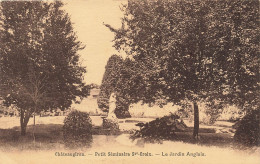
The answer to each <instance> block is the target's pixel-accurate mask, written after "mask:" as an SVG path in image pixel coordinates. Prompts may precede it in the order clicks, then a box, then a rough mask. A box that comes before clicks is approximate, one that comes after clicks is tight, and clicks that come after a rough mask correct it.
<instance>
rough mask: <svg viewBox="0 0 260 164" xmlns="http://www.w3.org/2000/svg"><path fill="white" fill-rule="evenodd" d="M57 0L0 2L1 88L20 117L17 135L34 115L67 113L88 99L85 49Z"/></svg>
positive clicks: (8, 102) (23, 130)
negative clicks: (83, 63)
mask: <svg viewBox="0 0 260 164" xmlns="http://www.w3.org/2000/svg"><path fill="white" fill-rule="evenodd" d="M62 6H63V4H62V3H61V2H59V1H55V2H53V3H48V2H42V1H37V2H36V1H26V2H20V1H17V2H13V1H10V2H7V1H4V2H1V8H2V10H1V24H0V25H1V26H0V36H1V39H0V54H1V56H0V67H1V69H0V71H1V76H0V81H1V82H0V86H1V95H2V97H3V98H4V100H5V104H6V105H10V104H15V105H16V106H17V107H18V108H19V112H20V124H21V134H22V135H25V134H26V126H27V123H28V121H29V119H30V117H31V115H32V114H34V115H35V113H39V112H40V111H42V110H47V109H50V108H60V109H62V110H64V109H66V108H68V107H69V106H70V105H71V104H72V101H76V98H77V97H80V98H83V97H85V96H87V95H88V87H86V85H85V84H84V82H83V74H84V73H85V72H86V70H85V68H84V67H82V66H80V61H79V55H78V53H77V52H78V50H81V49H83V48H84V46H82V44H81V42H79V41H77V36H76V34H75V32H74V31H73V27H72V24H71V22H70V18H69V16H68V14H67V13H65V11H64V10H62V9H61V7H62Z"/></svg>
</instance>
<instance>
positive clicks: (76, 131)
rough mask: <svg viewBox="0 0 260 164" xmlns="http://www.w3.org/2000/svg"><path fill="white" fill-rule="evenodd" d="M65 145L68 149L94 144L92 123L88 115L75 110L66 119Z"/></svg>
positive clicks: (64, 129)
mask: <svg viewBox="0 0 260 164" xmlns="http://www.w3.org/2000/svg"><path fill="white" fill-rule="evenodd" d="M63 137H64V143H65V145H66V146H67V147H80V146H81V147H82V146H83V147H84V146H87V147H88V146H90V144H91V143H92V121H91V118H90V117H89V115H88V114H87V113H84V112H80V111H77V110H73V111H72V112H70V113H69V114H68V116H67V117H66V118H65V119H64V125H63Z"/></svg>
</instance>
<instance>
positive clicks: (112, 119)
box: [103, 93, 119, 134]
mask: <svg viewBox="0 0 260 164" xmlns="http://www.w3.org/2000/svg"><path fill="white" fill-rule="evenodd" d="M115 110H116V94H115V93H112V94H111V96H110V98H109V110H108V115H107V117H106V118H103V127H104V128H105V129H110V133H111V134H113V133H115V134H116V133H118V132H119V124H118V119H117V117H116V114H115Z"/></svg>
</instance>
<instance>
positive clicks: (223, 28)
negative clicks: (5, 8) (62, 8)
mask: <svg viewBox="0 0 260 164" xmlns="http://www.w3.org/2000/svg"><path fill="white" fill-rule="evenodd" d="M234 6H235V9H234ZM256 6H257V4H256V2H255V1H225V0H223V1H210V0H208V1H196V0H194V1H188V0H187V1H186V0H184V1H183V0H176V1H168V0H153V1H148V0H144V1H132V0H129V1H128V4H127V5H125V6H123V11H124V18H123V19H122V20H123V21H122V27H121V28H120V29H114V28H113V27H111V26H110V25H106V26H107V27H108V28H110V30H111V31H112V32H114V33H115V39H114V47H115V48H116V49H117V50H119V51H120V50H123V51H125V52H126V53H127V54H128V55H129V56H131V57H132V58H133V59H134V61H135V62H137V63H138V65H140V66H141V67H142V68H143V69H142V72H143V73H142V76H143V79H144V80H145V81H146V86H147V88H148V89H147V92H146V93H149V92H150V94H152V95H153V96H151V95H150V98H149V99H147V96H148V94H143V96H144V98H143V99H146V100H147V101H148V102H152V101H155V100H156V99H158V97H159V98H164V99H166V100H167V101H168V102H174V103H181V100H183V99H188V100H190V101H192V102H193V106H194V133H193V137H194V138H195V137H197V136H198V130H199V109H198V105H197V103H198V101H212V102H213V101H214V102H220V101H223V100H227V99H229V98H228V96H227V92H229V93H231V94H234V95H239V94H240V96H235V97H236V98H238V97H239V98H241V99H239V100H238V101H239V102H241V100H242V101H244V100H245V93H251V91H252V89H253V88H254V89H256V86H257V80H256V77H257V73H256V71H255V70H257V66H256V65H255V64H254V67H253V68H252V66H250V64H251V63H252V62H253V63H257V62H256V59H255V58H256V53H255V52H256V48H257V47H258V46H257V45H256V44H255V41H256V40H257V39H256V38H257V37H255V38H254V39H252V42H254V43H253V44H251V45H250V44H249V45H250V46H251V47H250V46H249V45H246V44H244V45H242V44H238V43H237V41H236V40H237V39H236V38H237V36H239V34H240V31H241V29H243V31H244V33H243V35H244V36H243V37H241V40H243V41H244V42H246V40H248V39H249V38H248V37H247V36H248V34H250V33H251V34H257V32H256V26H255V25H256V23H257V21H256V20H255V18H256V17H257V13H258V12H257V11H258V9H257V7H256ZM253 8H254V9H253ZM242 10H243V11H242ZM246 11H250V12H247V13H246ZM242 13H244V15H245V18H243V19H240V25H241V26H240V27H239V28H238V27H236V25H235V24H236V23H234V22H236V19H237V16H236V15H237V14H239V15H240V16H242V15H243V14H242ZM222 20H223V21H222ZM232 22H233V23H232ZM247 23H249V24H247ZM251 25H252V27H250V26H251ZM243 26H245V27H243ZM248 28H249V29H250V30H249V32H248ZM249 40H250V39H249ZM223 41H224V42H223ZM250 41H251V40H250ZM238 49H243V50H244V53H241V52H237V50H238ZM235 54H237V55H235ZM238 54H239V55H238ZM248 54H250V55H248ZM241 58H247V59H246V60H247V61H246V60H245V63H244V64H242V61H240V59H241ZM253 63H252V64H253ZM234 65H236V66H238V67H234ZM245 66H246V67H248V68H251V70H250V71H246V69H244V70H243V71H241V70H242V69H241V68H242V67H245ZM234 68H235V72H236V73H234ZM249 76H250V82H245V80H242V79H240V80H238V78H239V77H243V79H244V78H245V79H246V78H247V77H249ZM235 79H237V80H238V81H241V82H240V83H239V85H238V83H235V84H234V81H237V80H235ZM250 85H251V86H250ZM238 86H239V87H242V86H244V87H242V88H245V90H246V91H245V92H244V93H242V92H240V93H239V94H235V92H231V91H229V90H230V89H231V88H237V87H238ZM245 86H247V87H245ZM246 88H247V89H246ZM249 88H251V89H250V90H251V91H250V90H248V89H249ZM252 92H253V91H252ZM254 93H255V92H254ZM235 97H233V98H232V101H235V100H236V98H235ZM254 97H255V96H254Z"/></svg>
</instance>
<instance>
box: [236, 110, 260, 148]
mask: <svg viewBox="0 0 260 164" xmlns="http://www.w3.org/2000/svg"><path fill="white" fill-rule="evenodd" d="M259 120H260V109H257V110H254V111H251V112H250V113H248V114H246V115H245V116H244V117H243V118H242V120H241V121H239V122H238V123H236V127H237V128H236V129H237V130H236V133H235V135H234V140H235V141H236V142H237V143H240V144H243V145H246V146H259V145H260V128H259V123H260V121H259Z"/></svg>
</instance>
